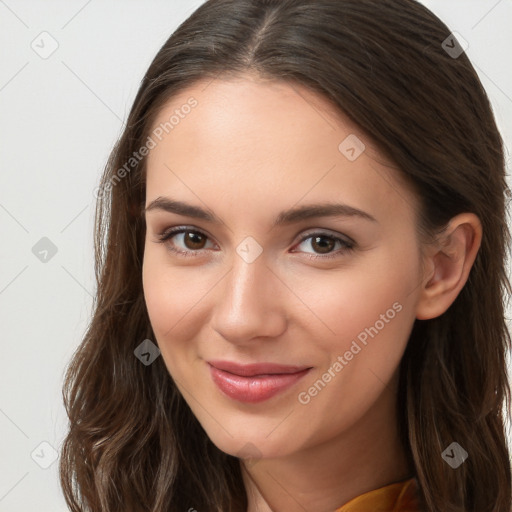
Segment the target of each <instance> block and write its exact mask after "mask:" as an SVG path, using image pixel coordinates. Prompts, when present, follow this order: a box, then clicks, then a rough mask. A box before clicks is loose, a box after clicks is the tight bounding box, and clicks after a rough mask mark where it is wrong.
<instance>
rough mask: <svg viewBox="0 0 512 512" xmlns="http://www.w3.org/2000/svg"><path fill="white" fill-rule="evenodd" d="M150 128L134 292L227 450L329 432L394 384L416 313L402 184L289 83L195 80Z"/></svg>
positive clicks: (325, 108) (285, 450)
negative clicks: (140, 293) (139, 271)
mask: <svg viewBox="0 0 512 512" xmlns="http://www.w3.org/2000/svg"><path fill="white" fill-rule="evenodd" d="M191 98H193V99H191ZM186 105H193V107H186ZM173 115H174V118H173V119H174V120H173V121H171V124H172V126H171V128H169V126H170V125H169V119H170V118H171V117H172V116H173ZM166 122H167V123H168V124H167V132H168V133H166V130H162V125H163V124H165V123H166ZM153 129H154V131H153V132H152V133H153V135H152V138H153V141H154V142H155V143H156V146H155V147H154V148H153V149H151V151H150V154H149V155H148V160H147V192H146V208H147V211H146V214H145V215H146V227H147V230H146V242H145V252H144V263H143V285H144V294H145V300H146V305H147V309H148V313H149V317H150V321H151V324H152V327H153V331H154V334H155V336H156V342H157V343H158V346H159V348H160V350H161V355H162V357H163V360H164V362H165V365H166V367H167V369H168V371H169V373H170V375H171V376H172V377H173V379H174V381H175V382H176V385H177V386H178V388H179V390H180V392H181V393H182V394H183V397H184V398H185V400H186V401H187V403H188V404H189V406H190V408H191V409H192V411H193V413H194V414H195V416H196V417H197V419H198V420H199V422H200V423H201V425H202V426H203V428H204V429H205V431H206V432H207V434H208V436H209V437H210V439H211V440H212V441H213V442H214V443H215V444H216V445H217V447H219V448H220V449H221V450H223V451H225V452H227V453H230V454H232V455H240V454H241V453H242V452H243V450H247V449H248V447H250V449H252V450H253V451H254V452H255V456H259V457H263V458H265V457H277V456H284V455H287V454H292V453H296V452H300V451H301V450H305V449H309V448H312V447H314V446H315V445H320V444H321V443H326V442H329V441H330V440H332V439H335V438H336V437H337V436H342V435H343V433H344V432H346V431H348V430H349V429H350V428H351V427H353V426H354V425H356V424H357V422H358V421H359V420H360V419H361V418H362V417H364V416H365V415H366V414H367V413H368V412H369V411H371V410H372V409H373V408H376V407H378V404H379V401H380V400H382V397H383V396H384V392H385V389H386V388H387V387H389V385H390V383H392V382H395V380H394V379H395V378H396V375H397V373H396V371H397V368H398V365H399V362H400V359H401V357H402V355H403V352H404V350H405V347H406V345H407V341H408V338H409V334H410V331H411V329H412V326H413V323H414V319H415V306H416V304H417V300H418V290H419V287H418V285H419V283H420V281H421V275H420V251H419V245H418V239H417V235H416V216H415V205H416V204H417V200H416V199H415V197H414V195H413V194H412V192H411V191H410V190H409V189H408V188H407V187H406V185H405V184H404V183H403V182H402V181H401V180H400V179H399V175H398V173H397V171H396V169H392V168H390V166H389V165H387V164H386V161H385V159H384V158H383V156H382V155H380V154H379V153H378V151H377V150H376V149H375V148H374V147H373V146H372V144H371V141H369V140H368V139H367V138H366V137H365V135H364V134H362V133H361V132H360V130H358V128H357V126H356V125H354V124H352V123H351V122H350V121H349V120H348V119H346V118H345V117H343V116H341V115H340V114H339V113H336V112H335V111H334V110H333V108H332V106H331V105H330V104H329V103H328V101H327V100H326V99H324V98H323V97H321V96H317V95H316V94H314V93H312V92H310V91H308V90H307V89H304V88H300V87H298V86H295V85H294V86H291V85H289V84H286V83H282V82H280V83H277V82H274V83H269V82H264V81H262V80H260V79H258V78H256V77H254V76H249V75H244V76H243V77H239V78H237V79H232V78H230V79H225V80H219V79H217V80H215V81H213V82H208V81H203V82H199V83H197V84H195V85H194V86H192V87H190V88H188V89H187V90H185V91H183V92H182V93H180V94H179V95H177V96H175V97H173V99H172V100H171V101H170V102H169V103H168V104H167V105H166V106H165V107H164V108H163V109H162V110H161V111H160V112H159V115H158V118H157V119H156V121H155V123H154V126H153ZM160 139H161V140H160ZM361 143H362V144H364V148H363V146H362V145H361ZM363 149H364V150H363ZM361 150H363V151H361ZM160 237H166V240H165V241H161V240H160Z"/></svg>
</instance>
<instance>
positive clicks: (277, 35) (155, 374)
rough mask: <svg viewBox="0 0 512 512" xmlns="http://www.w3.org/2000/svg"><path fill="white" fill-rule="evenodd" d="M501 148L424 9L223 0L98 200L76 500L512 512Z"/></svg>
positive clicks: (474, 87)
mask: <svg viewBox="0 0 512 512" xmlns="http://www.w3.org/2000/svg"><path fill="white" fill-rule="evenodd" d="M507 190H508V189H507V186H506V182H505V170H504V156H503V148H502V141H501V138H500V135H499V133H498V130H497V128H496V125H495V121H494V118H493V115H492V111H491V108H490V105H489V102H488V99H487V96H486V94H485V92H484V90H483V88H482V86H481V84H480V82H479V80H478V77H477V75H476V73H475V71H474V69H473V67H472V66H471V64H470V62H469V60H468V58H467V56H466V55H465V54H464V52H463V48H462V46H461V44H460V43H459V42H458V41H457V39H456V38H455V37H454V36H453V35H452V34H451V33H450V31H449V29H448V28H447V27H446V26H445V25H444V24H443V23H442V22H441V21H440V20H439V19H438V18H437V17H435V16H434V15H433V14H432V13H431V12H430V11H429V10H427V9H426V8H425V7H423V6H421V5H420V4H418V3H416V2H415V1H411V0H384V1H383V0H357V1H356V0H342V1H340V0H321V1H317V0H315V1H312V0H279V1H278V0H274V1H272V0H267V1H264V0H260V1H249V0H210V1H207V2H206V3H205V4H203V5H202V6H201V7H200V8H198V9H197V10H196V11H195V12H194V13H193V14H192V15H191V16H190V17H189V19H187V20H186V21H185V22H184V23H183V24H182V25H181V26H180V27H179V28H178V29H177V30H176V31H175V33H174V34H173V35H172V36H171V37H170V38H169V40H168V41H167V42H166V43H165V44H164V46H163V47H162V49H161V50H160V51H159V52H158V54H157V56H156V57H155V59H154V60H153V62H152V64H151V66H150V67H149V69H148V71H147V73H146V75H145V77H144V79H143V81H142V84H141V87H140V90H139V92H138V94H137V96H136V99H135V102H134V105H133V107H132V109H131V112H130V115H129V119H128V123H127V127H126V128H125V131H124V133H123V134H122V136H121V138H120V140H119V142H118V144H117V145H116V147H115V148H114V150H113V152H112V155H111V157H110V159H109V162H108V165H107V167H106V170H105V173H104V176H103V178H102V182H101V186H100V187H99V189H98V194H97V195H98V209H97V231H96V261H97V283H98V286H97V295H96V302H95V309H94V315H93V318H92V321H91V324H90V326H89V329H88V331H87V333H86V336H85V338H84V340H83V343H82V345H81V347H80V349H79V350H78V351H77V353H76V354H75V356H74V359H73V361H72V364H71V365H70V367H69V370H68V374H67V379H66V382H65V396H64V398H65V405H66V408H67V411H68V415H69V418H70V430H69V433H68V436H67V438H66V440H65V443H64V446H63V449H62V456H61V468H60V469H61V483H62V486H63V489H64V493H65V496H66V499H67V502H68V504H69V506H70V508H71V510H74V511H82V510H84V511H85V510H93V511H99V510H102V511H105V512H106V511H108V512H110V511H114V510H123V511H139V510H141V511H142V510H151V511H164V510H176V511H178V510H189V511H193V510H197V511H201V510H208V511H219V512H220V511H222V512H226V511H240V512H242V511H243V512H245V511H247V512H255V511H287V512H289V511H292V512H293V511H303V510H308V511H312V512H313V511H318V512H324V511H326V512H327V511H334V510H336V511H339V512H354V511H356V510H359V511H363V510H386V511H391V510H394V511H398V510H401V511H403V510H428V511H439V510H443V511H453V512H455V511H460V512H462V511H475V512H476V511H494V512H510V510H511V505H512V502H511V472H510V454H509V450H508V446H507V443H506V437H505V432H504V420H505V418H504V411H503V408H504V406H506V409H505V412H507V413H508V412H509V411H510V387H509V382H508V380H507V369H506V362H505V354H506V349H507V347H509V346H510V337H509V333H508V331H507V328H506V324H505V319H504V307H503V298H502V292H503V291H505V289H506V290H507V291H510V289H509V283H508V280H507V277H506V273H505V266H504V260H505V254H506V249H507V246H508V245H507V244H508V242H509V232H508V228H507V224H506V218H505V212H506V209H505V207H506V204H505V192H506V191H507Z"/></svg>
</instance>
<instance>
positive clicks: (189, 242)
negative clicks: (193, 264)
mask: <svg viewBox="0 0 512 512" xmlns="http://www.w3.org/2000/svg"><path fill="white" fill-rule="evenodd" d="M183 242H184V244H185V246H186V247H187V249H191V250H194V249H196V250H197V249H203V248H204V246H205V244H206V237H205V236H204V235H202V234H201V233H198V232H197V231H184V238H183Z"/></svg>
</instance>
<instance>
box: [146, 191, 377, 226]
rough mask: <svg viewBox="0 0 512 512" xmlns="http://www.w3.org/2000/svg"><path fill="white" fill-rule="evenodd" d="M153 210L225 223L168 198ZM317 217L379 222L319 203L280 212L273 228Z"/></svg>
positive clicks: (357, 211)
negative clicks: (356, 218)
mask: <svg viewBox="0 0 512 512" xmlns="http://www.w3.org/2000/svg"><path fill="white" fill-rule="evenodd" d="M152 210H163V211H165V212H169V213H177V214H178V215H184V216H187V217H193V218H196V219H201V220H205V221H207V222H212V223H217V224H222V223H223V222H222V221H221V220H220V219H219V218H218V217H217V216H216V215H215V214H214V213H213V212H211V211H208V210H204V209H203V208H200V207H199V206H194V205H191V204H188V203H184V202H182V201H175V200H173V199H170V198H168V197H161V196H160V197H158V198H156V199H155V200H154V201H151V203H149V205H148V206H147V207H146V208H145V209H144V210H143V214H145V213H146V212H149V211H152ZM316 217H359V218H362V219H365V220H369V221H371V222H377V223H378V221H377V219H375V217H373V216H372V215H370V214H369V213H367V212H365V211H363V210H360V209H358V208H354V207H353V206H349V205H347V204H341V203H319V204H309V205H304V206H300V207H298V208H291V209H289V210H284V211H282V212H280V213H279V214H278V215H277V217H275V219H274V221H273V224H272V227H273V228H274V227H277V226H282V225H287V224H293V223H296V222H300V221H302V220H307V219H312V218H316Z"/></svg>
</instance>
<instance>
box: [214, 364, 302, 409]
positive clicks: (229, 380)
mask: <svg viewBox="0 0 512 512" xmlns="http://www.w3.org/2000/svg"><path fill="white" fill-rule="evenodd" d="M209 366H210V373H211V376H212V379H213V382H215V384H216V385H217V387H218V388H219V389H220V390H221V391H222V392H223V393H224V394H225V395H227V396H229V397H230V398H232V399H234V400H238V401H240V402H246V403H256V402H263V401H264V400H268V399H269V398H271V397H273V396H275V395H277V394H278V393H281V392H282V391H284V390H286V389H288V388H289V387H291V386H293V384H295V383H296V382H297V381H299V380H300V379H301V378H302V377H304V375H306V373H308V372H309V370H310V369H311V368H306V369H305V370H302V371H300V372H297V373H278V374H273V375H269V374H266V375H254V376H252V377H242V376H241V375H235V374H233V373H229V372H225V371H223V370H219V369H218V368H215V367H214V366H211V365H209Z"/></svg>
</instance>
